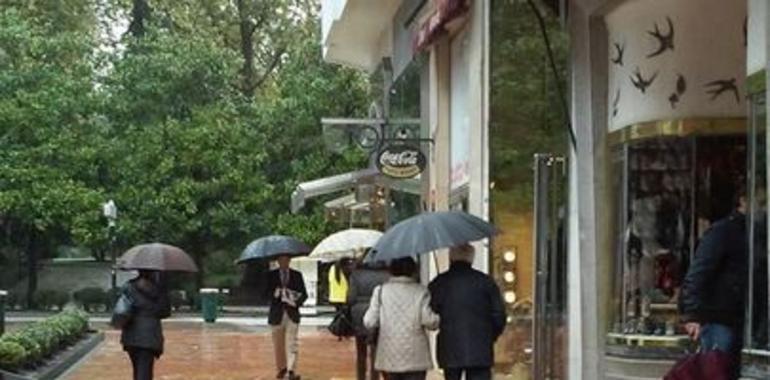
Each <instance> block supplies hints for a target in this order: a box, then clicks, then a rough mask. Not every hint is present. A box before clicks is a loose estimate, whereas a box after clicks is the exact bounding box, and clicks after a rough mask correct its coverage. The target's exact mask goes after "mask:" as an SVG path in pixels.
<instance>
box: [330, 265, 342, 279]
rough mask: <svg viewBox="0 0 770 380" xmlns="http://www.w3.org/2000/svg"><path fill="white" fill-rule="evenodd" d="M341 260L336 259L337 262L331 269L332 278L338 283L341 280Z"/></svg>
mask: <svg viewBox="0 0 770 380" xmlns="http://www.w3.org/2000/svg"><path fill="white" fill-rule="evenodd" d="M341 266H342V260H338V261H337V262H335V263H334V265H332V269H331V270H333V271H334V280H335V281H337V283H339V282H340V281H342V268H341Z"/></svg>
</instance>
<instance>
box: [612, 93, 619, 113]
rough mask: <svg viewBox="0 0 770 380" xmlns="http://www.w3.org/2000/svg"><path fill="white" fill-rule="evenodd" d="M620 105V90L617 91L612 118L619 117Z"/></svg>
mask: <svg viewBox="0 0 770 380" xmlns="http://www.w3.org/2000/svg"><path fill="white" fill-rule="evenodd" d="M618 104H620V89H617V90H615V100H613V101H612V117H616V116H618V112H619V111H620V109H619V108H618Z"/></svg>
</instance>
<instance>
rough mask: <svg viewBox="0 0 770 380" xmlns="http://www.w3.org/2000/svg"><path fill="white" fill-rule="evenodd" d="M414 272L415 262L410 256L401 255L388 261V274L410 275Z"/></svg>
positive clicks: (396, 275)
mask: <svg viewBox="0 0 770 380" xmlns="http://www.w3.org/2000/svg"><path fill="white" fill-rule="evenodd" d="M416 272H417V262H415V261H414V259H413V258H411V257H402V258H400V259H395V260H393V261H392V262H391V263H390V274H391V275H393V276H395V277H412V276H414V274H415V273H416Z"/></svg>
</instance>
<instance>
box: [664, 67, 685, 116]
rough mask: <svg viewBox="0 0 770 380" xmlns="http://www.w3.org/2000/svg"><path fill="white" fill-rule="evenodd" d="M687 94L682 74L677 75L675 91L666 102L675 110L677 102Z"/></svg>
mask: <svg viewBox="0 0 770 380" xmlns="http://www.w3.org/2000/svg"><path fill="white" fill-rule="evenodd" d="M685 92H687V81H686V80H685V79H684V76H683V75H682V74H679V76H678V78H677V79H676V90H675V91H674V92H673V93H671V96H669V97H668V102H669V103H671V108H676V105H677V104H679V101H680V100H681V99H682V95H684V93H685Z"/></svg>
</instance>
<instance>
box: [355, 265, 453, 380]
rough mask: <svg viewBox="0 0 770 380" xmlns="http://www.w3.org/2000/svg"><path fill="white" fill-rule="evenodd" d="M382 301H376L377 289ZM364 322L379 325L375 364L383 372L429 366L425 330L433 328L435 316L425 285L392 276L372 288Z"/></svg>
mask: <svg viewBox="0 0 770 380" xmlns="http://www.w3.org/2000/svg"><path fill="white" fill-rule="evenodd" d="M382 289H384V291H383V292H382V299H381V300H382V304H380V292H381V291H382ZM364 325H365V326H366V327H367V328H369V329H371V328H375V327H378V326H379V328H380V335H379V340H378V341H377V359H376V362H375V364H374V366H375V368H377V369H378V370H380V371H384V372H411V371H424V370H429V369H431V368H433V361H432V360H431V350H430V342H429V340H428V333H427V331H426V330H435V329H437V328H438V325H439V317H438V315H437V314H436V313H434V312H433V310H431V308H430V293H428V289H427V288H426V287H425V286H423V285H421V284H418V283H417V282H416V281H414V280H413V279H411V278H407V277H393V278H391V279H390V280H389V281H388V282H386V283H385V284H384V285H382V286H378V287H377V288H375V289H374V293H373V294H372V300H371V304H370V305H369V309H368V310H367V311H366V314H365V315H364Z"/></svg>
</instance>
